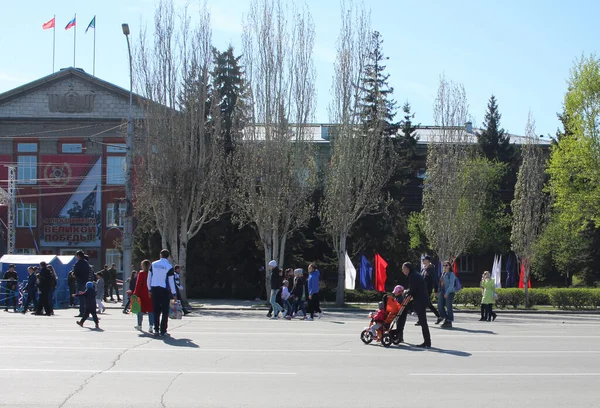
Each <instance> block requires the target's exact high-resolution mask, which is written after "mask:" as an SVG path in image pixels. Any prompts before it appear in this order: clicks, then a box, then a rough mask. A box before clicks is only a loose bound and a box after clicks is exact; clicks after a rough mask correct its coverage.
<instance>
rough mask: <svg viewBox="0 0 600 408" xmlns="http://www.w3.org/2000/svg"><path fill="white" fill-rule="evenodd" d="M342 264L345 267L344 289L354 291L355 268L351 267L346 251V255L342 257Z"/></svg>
mask: <svg viewBox="0 0 600 408" xmlns="http://www.w3.org/2000/svg"><path fill="white" fill-rule="evenodd" d="M344 262H345V266H346V285H345V287H346V289H352V290H354V285H355V284H356V268H355V267H354V265H352V260H350V257H349V256H348V252H347V251H346V255H345V256H344Z"/></svg>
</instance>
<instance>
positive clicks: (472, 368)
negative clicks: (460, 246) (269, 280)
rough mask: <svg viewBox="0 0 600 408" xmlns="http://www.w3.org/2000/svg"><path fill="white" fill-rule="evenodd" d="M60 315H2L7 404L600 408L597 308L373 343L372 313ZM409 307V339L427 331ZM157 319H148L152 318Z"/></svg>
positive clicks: (465, 321)
mask: <svg viewBox="0 0 600 408" xmlns="http://www.w3.org/2000/svg"><path fill="white" fill-rule="evenodd" d="M74 314H75V313H74V310H73V309H71V310H57V316H53V317H37V316H31V315H21V314H12V313H4V312H2V313H1V314H0V333H1V334H0V335H1V338H2V348H0V384H2V394H1V397H0V406H2V407H13V408H14V407H28V408H30V407H53V408H56V407H65V408H67V407H69V408H75V407H77V408H83V407H144V408H151V407H173V408H183V407H261V408H263V407H278V408H279V407H281V408H292V407H378V406H389V407H395V406H406V407H436V408H437V407H444V408H454V407H456V408H468V407H476V408H494V407H569V408H578V407H598V406H600V402H599V401H600V400H599V398H598V395H599V393H598V390H597V384H598V382H599V381H600V316H597V315H559V316H549V315H507V314H502V313H501V312H500V313H499V317H498V320H497V321H496V322H494V323H486V322H479V321H477V319H478V317H479V316H478V315H474V314H457V315H456V323H455V328H454V329H452V330H443V329H439V328H438V327H437V326H433V324H432V323H431V322H430V325H431V326H432V327H431V334H432V340H433V346H434V348H433V349H431V350H419V349H416V348H414V347H411V346H409V345H406V344H403V345H402V346H400V347H398V346H392V347H390V348H388V349H386V348H383V347H381V346H379V345H374V344H372V345H368V346H367V345H364V344H363V343H362V342H361V341H360V339H359V334H360V332H361V330H362V328H363V326H365V325H366V324H368V318H367V317H366V314H367V313H366V312H364V313H326V315H325V316H324V317H323V319H321V320H320V321H314V322H306V321H285V320H269V319H267V318H265V317H264V314H265V313H264V312H257V311H240V312H236V311H227V312H225V311H200V312H198V313H196V315H197V316H195V317H186V318H184V319H183V320H180V321H170V324H169V331H170V333H171V337H167V338H161V339H155V338H153V337H150V336H149V335H146V334H141V333H139V332H137V331H136V330H134V329H133V325H134V324H135V319H134V317H132V316H126V315H123V314H122V313H120V311H119V310H111V311H110V312H109V313H107V314H105V315H102V316H101V318H102V320H101V322H100V324H101V327H102V329H103V330H104V331H102V332H97V331H94V330H90V329H89V328H90V327H92V326H93V323H92V322H91V321H88V323H87V325H88V328H84V329H81V328H80V327H78V326H77V325H75V318H73V315H74ZM414 322H415V319H414V318H409V320H408V322H407V330H406V332H405V336H404V337H405V340H406V341H408V342H409V343H411V344H418V343H420V342H421V341H422V337H421V332H420V328H419V327H415V326H414ZM144 329H147V320H146V321H144Z"/></svg>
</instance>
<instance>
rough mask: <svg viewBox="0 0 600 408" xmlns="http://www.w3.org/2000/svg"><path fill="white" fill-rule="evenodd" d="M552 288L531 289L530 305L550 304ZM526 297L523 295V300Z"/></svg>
mask: <svg viewBox="0 0 600 408" xmlns="http://www.w3.org/2000/svg"><path fill="white" fill-rule="evenodd" d="M551 290H552V289H547V288H540V289H529V304H530V306H536V305H550V291H551ZM524 299H525V297H524V296H523V300H524Z"/></svg>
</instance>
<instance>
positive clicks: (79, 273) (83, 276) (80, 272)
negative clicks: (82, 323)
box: [73, 250, 90, 317]
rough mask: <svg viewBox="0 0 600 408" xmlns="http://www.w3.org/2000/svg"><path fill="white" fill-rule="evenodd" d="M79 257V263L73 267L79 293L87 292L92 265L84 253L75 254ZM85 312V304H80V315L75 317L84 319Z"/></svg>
mask: <svg viewBox="0 0 600 408" xmlns="http://www.w3.org/2000/svg"><path fill="white" fill-rule="evenodd" d="M75 256H76V257H77V263H76V264H75V266H74V267H73V273H74V274H75V280H76V283H77V293H79V292H85V284H86V283H87V282H88V279H89V277H90V264H89V263H88V261H86V259H85V254H84V253H83V251H81V250H80V251H77V252H76V253H75ZM84 312H85V305H84V302H82V301H80V302H79V314H78V315H77V316H75V317H83V313H84Z"/></svg>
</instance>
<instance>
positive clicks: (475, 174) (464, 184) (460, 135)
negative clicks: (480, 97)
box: [423, 77, 501, 260]
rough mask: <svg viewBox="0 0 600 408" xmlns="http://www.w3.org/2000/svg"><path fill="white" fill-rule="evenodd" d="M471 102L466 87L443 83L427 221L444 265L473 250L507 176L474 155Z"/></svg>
mask: <svg viewBox="0 0 600 408" xmlns="http://www.w3.org/2000/svg"><path fill="white" fill-rule="evenodd" d="M468 108H469V106H468V103H467V97H466V93H465V90H464V87H463V85H462V84H457V83H454V82H448V81H446V79H445V78H444V77H441V78H440V85H439V89H438V96H437V98H436V100H435V103H434V121H435V125H436V126H437V127H436V130H435V133H434V135H433V137H432V140H430V142H429V145H428V148H427V149H428V152H427V177H426V179H425V186H424V190H423V215H424V220H425V233H426V235H427V239H428V241H429V243H430V245H431V247H432V249H433V250H434V251H435V253H436V254H437V255H438V257H439V258H440V259H443V260H453V259H455V258H456V257H458V256H459V255H460V254H461V253H463V252H464V251H465V250H466V249H467V248H468V246H469V245H470V244H471V242H472V240H473V238H474V237H475V235H476V233H477V229H478V227H479V224H480V222H481V220H482V217H483V216H484V211H483V209H484V205H485V203H486V200H487V199H488V196H489V190H490V188H492V186H493V185H494V184H495V183H496V182H497V180H498V177H499V176H500V174H501V170H500V169H499V168H498V167H497V166H495V165H494V164H492V163H490V162H489V161H487V160H485V159H477V158H475V157H474V155H473V149H472V148H471V144H472V140H471V138H472V135H470V134H469V133H467V131H466V129H465V124H466V122H467V120H468V115H469V114H468Z"/></svg>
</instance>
